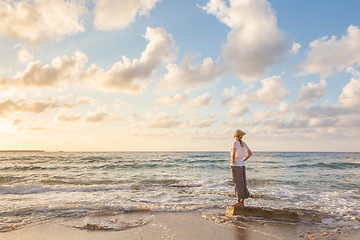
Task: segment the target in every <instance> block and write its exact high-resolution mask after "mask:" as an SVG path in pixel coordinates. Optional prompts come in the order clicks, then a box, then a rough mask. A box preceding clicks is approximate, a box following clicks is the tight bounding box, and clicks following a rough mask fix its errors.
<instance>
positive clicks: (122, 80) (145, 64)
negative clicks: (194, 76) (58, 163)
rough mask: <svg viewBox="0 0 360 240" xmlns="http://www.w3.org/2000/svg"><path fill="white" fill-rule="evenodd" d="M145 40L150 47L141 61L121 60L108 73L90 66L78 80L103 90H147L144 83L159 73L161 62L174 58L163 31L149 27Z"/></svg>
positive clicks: (171, 41) (143, 53) (170, 40)
mask: <svg viewBox="0 0 360 240" xmlns="http://www.w3.org/2000/svg"><path fill="white" fill-rule="evenodd" d="M144 37H145V38H146V39H147V40H148V41H149V43H148V45H147V46H146V49H145V50H144V52H142V54H141V57H140V59H133V60H132V61H131V60H130V59H128V58H127V57H125V56H122V61H119V62H117V63H115V64H114V65H113V66H112V68H111V69H110V70H109V71H107V72H105V71H104V70H103V69H101V68H99V67H97V66H96V65H95V64H92V65H91V67H90V68H89V69H88V70H86V71H84V72H82V73H81V74H80V76H79V80H80V81H84V82H87V83H93V85H95V86H99V87H101V88H102V89H106V90H113V91H123V92H128V93H139V92H141V91H142V90H143V89H144V87H145V86H146V83H145V82H144V80H148V78H149V77H150V76H151V74H153V73H154V72H155V71H157V70H159V69H160V68H161V66H162V64H163V62H170V61H172V60H173V59H174V58H175V52H174V50H173V47H174V45H175V43H174V40H173V38H172V36H171V35H170V34H167V32H166V30H165V29H163V28H150V27H148V28H147V29H146V34H145V35H144Z"/></svg>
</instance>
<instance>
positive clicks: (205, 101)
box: [184, 93, 213, 109]
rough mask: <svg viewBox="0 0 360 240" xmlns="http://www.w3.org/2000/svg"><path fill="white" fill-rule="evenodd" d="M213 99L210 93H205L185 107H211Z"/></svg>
mask: <svg viewBox="0 0 360 240" xmlns="http://www.w3.org/2000/svg"><path fill="white" fill-rule="evenodd" d="M212 100H213V97H212V96H211V95H210V93H204V94H201V95H200V96H197V97H196V98H195V99H191V100H189V101H188V102H187V103H186V104H185V105H184V108H185V109H195V108H200V107H210V106H211V104H212Z"/></svg>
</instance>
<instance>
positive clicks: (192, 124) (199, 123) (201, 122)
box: [185, 114, 216, 128]
mask: <svg viewBox="0 0 360 240" xmlns="http://www.w3.org/2000/svg"><path fill="white" fill-rule="evenodd" d="M185 119H187V120H186V122H185V127H187V128H207V127H211V126H212V125H213V124H214V123H215V122H216V119H215V114H212V115H210V116H208V117H206V118H205V119H203V116H202V115H200V114H195V115H194V114H187V115H186V116H185Z"/></svg>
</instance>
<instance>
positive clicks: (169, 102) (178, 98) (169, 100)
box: [156, 93, 189, 107]
mask: <svg viewBox="0 0 360 240" xmlns="http://www.w3.org/2000/svg"><path fill="white" fill-rule="evenodd" d="M188 98H189V96H188V94H187V93H184V94H179V93H178V94H176V95H175V96H174V97H169V96H166V97H162V98H159V99H158V100H157V101H156V105H159V106H169V107H172V106H176V105H178V104H180V103H183V102H185V101H186V100H187V99H188Z"/></svg>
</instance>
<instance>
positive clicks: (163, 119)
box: [149, 112, 181, 128]
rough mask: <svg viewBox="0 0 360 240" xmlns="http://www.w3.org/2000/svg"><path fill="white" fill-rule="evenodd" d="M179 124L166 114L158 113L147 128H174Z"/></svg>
mask: <svg viewBox="0 0 360 240" xmlns="http://www.w3.org/2000/svg"><path fill="white" fill-rule="evenodd" d="M180 124H181V122H180V121H177V120H176V119H175V118H173V117H170V116H169V115H167V114H166V113H164V112H162V113H159V114H158V115H157V116H156V118H154V119H152V120H151V122H150V124H149V127H152V128H176V127H178V126H179V125H180Z"/></svg>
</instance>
